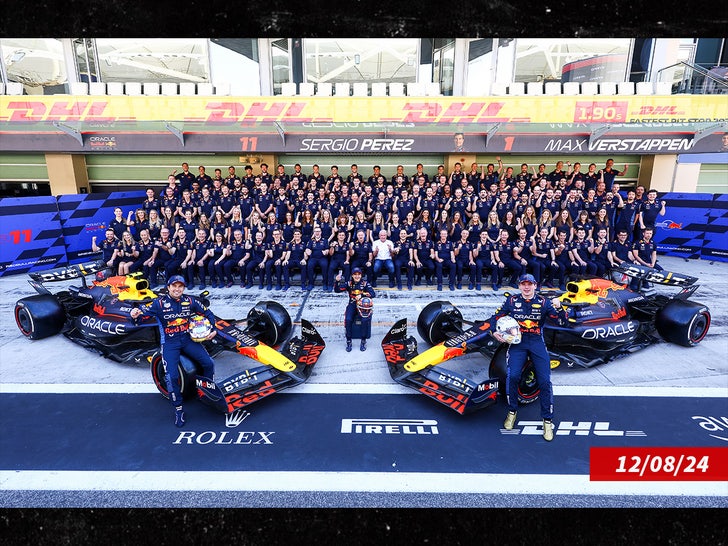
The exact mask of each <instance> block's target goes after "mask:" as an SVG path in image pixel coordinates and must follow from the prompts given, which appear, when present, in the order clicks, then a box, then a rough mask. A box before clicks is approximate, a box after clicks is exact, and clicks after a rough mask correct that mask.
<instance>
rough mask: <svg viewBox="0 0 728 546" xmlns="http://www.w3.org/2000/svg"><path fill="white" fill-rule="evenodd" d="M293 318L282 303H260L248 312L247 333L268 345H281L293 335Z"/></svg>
mask: <svg viewBox="0 0 728 546" xmlns="http://www.w3.org/2000/svg"><path fill="white" fill-rule="evenodd" d="M292 328H293V323H292V322H291V316H290V315H289V314H288V311H286V308H285V307H283V306H282V305H281V304H280V303H277V302H275V301H259V302H258V303H256V304H255V306H254V307H253V308H252V309H251V310H250V311H248V325H247V328H246V331H247V332H248V333H249V334H250V335H252V336H253V337H255V338H256V339H257V340H258V341H262V342H263V343H265V344H266V345H270V346H271V347H274V346H276V345H280V344H281V343H283V341H285V340H286V339H287V338H288V336H289V335H290V334H291V329H292Z"/></svg>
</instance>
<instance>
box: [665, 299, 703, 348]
mask: <svg viewBox="0 0 728 546" xmlns="http://www.w3.org/2000/svg"><path fill="white" fill-rule="evenodd" d="M655 327H656V328H657V332H658V333H659V334H660V336H662V339H664V340H666V341H669V342H671V343H675V344H677V345H682V346H683V347H693V346H694V345H697V344H698V343H700V342H701V341H702V340H703V338H704V337H705V335H706V334H707V333H708V329H709V328H710V311H709V310H708V308H707V307H706V306H705V305H702V304H700V303H696V302H694V301H686V300H672V301H671V302H669V303H668V304H667V305H665V307H663V308H662V309H660V310H659V311H658V312H657V316H656V317H655Z"/></svg>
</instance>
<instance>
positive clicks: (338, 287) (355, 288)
mask: <svg viewBox="0 0 728 546" xmlns="http://www.w3.org/2000/svg"><path fill="white" fill-rule="evenodd" d="M342 280H343V278H342V276H341V273H339V274H338V275H337V276H336V284H335V285H334V291H335V292H348V293H349V304H348V305H347V306H346V311H345V312H344V332H345V335H346V351H347V352H349V351H351V338H352V326H353V323H354V315H355V313H357V312H358V311H357V303H358V302H359V300H361V299H362V298H363V297H365V296H366V297H369V298H373V297H374V296H375V294H374V288H372V285H371V284H369V283H368V282H367V281H366V280H364V279H362V272H361V269H360V268H358V267H355V268H353V269H352V270H351V279H349V282H342ZM370 320H371V319H370ZM359 349H360V350H362V351H366V349H367V340H366V339H365V338H362V340H361V345H360V346H359Z"/></svg>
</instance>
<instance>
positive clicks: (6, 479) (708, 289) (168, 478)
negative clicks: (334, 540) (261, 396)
mask: <svg viewBox="0 0 728 546" xmlns="http://www.w3.org/2000/svg"><path fill="white" fill-rule="evenodd" d="M660 261H661V263H662V265H663V267H665V268H666V269H672V270H674V271H679V272H682V273H686V274H689V275H694V276H697V277H699V278H700V279H701V280H700V284H701V286H700V288H699V289H698V291H697V292H696V294H695V295H694V296H693V298H692V299H693V300H695V301H699V302H703V303H706V304H707V305H708V306H709V307H710V308H711V312H712V315H713V322H712V324H711V329H710V332H709V334H708V336H707V337H706V339H705V340H704V341H703V342H702V343H701V344H700V346H698V347H697V348H692V349H687V348H683V347H678V346H675V345H670V344H666V343H663V344H659V345H656V346H653V347H650V348H647V349H645V350H644V351H641V352H638V353H635V354H633V355H631V356H629V357H626V358H624V359H621V360H617V361H614V362H611V363H608V364H605V365H602V366H599V367H596V368H592V369H588V370H577V369H572V370H568V369H564V370H561V369H557V370H555V371H554V373H553V382H554V385H555V389H554V390H555V396H556V412H557V414H556V422H557V425H558V426H559V429H557V436H556V439H555V441H554V442H553V443H551V444H547V443H546V442H544V441H543V440H542V438H541V437H540V435H539V434H538V433H535V434H529V433H528V432H534V430H536V429H535V428H534V426H533V425H529V424H528V423H527V422H528V421H534V422H535V421H538V408H537V407H536V406H529V407H526V408H524V409H523V410H522V411H521V412H520V413H519V423H520V421H521V420H522V421H523V422H524V424H519V426H517V432H518V433H517V434H515V433H511V434H506V433H504V432H503V431H501V430H500V426H501V424H502V418H503V413H504V411H503V407H502V406H498V407H496V408H491V409H486V410H484V411H483V412H480V413H476V414H473V415H470V416H465V417H461V416H459V415H456V414H455V413H454V412H450V411H448V410H447V409H445V408H443V407H441V406H439V405H437V404H435V403H433V402H432V401H430V400H427V399H426V398H425V397H422V396H419V395H417V394H415V393H414V391H410V390H408V389H404V388H403V387H400V386H399V385H396V384H394V383H393V382H392V381H391V379H390V377H389V374H388V372H387V369H386V364H385V362H384V358H383V355H382V353H381V349H380V348H379V341H380V340H381V338H382V337H383V335H384V333H385V332H386V331H387V329H388V328H389V326H390V325H391V324H392V323H393V322H394V321H395V320H396V319H398V318H402V317H407V318H408V319H409V324H410V330H411V333H413V334H414V335H416V329H415V328H414V323H415V320H416V318H417V314H418V313H419V311H420V310H421V309H422V308H423V307H424V306H425V305H426V304H427V303H429V302H430V301H432V300H433V299H448V300H450V301H451V302H452V303H454V304H456V305H458V306H459V307H460V308H461V310H462V312H463V315H464V316H465V318H466V319H467V318H469V319H474V318H478V317H482V316H483V315H487V314H490V313H492V312H493V311H494V310H495V308H496V307H497V306H498V305H499V304H500V302H501V301H502V298H503V296H502V291H501V292H500V293H493V292H492V291H490V290H485V291H483V292H474V291H457V292H449V291H444V292H437V291H434V290H428V289H422V288H421V289H419V290H413V291H412V292H409V291H403V292H400V291H397V290H388V289H381V290H379V291H378V297H377V299H376V300H375V315H374V324H373V328H372V330H373V331H372V335H373V338H372V340H371V341H370V344H369V349H368V350H367V351H366V352H363V353H362V352H360V351H358V350H357V348H356V346H355V350H354V351H353V352H352V353H346V352H345V351H344V349H343V346H344V341H343V328H342V326H341V324H342V314H343V309H344V306H345V298H344V296H342V295H336V294H328V293H323V292H322V291H321V290H320V289H317V290H314V291H313V292H312V293H310V294H306V293H302V292H301V291H300V290H298V289H296V288H293V289H291V291H288V292H286V293H280V292H268V291H258V290H255V289H253V290H247V291H243V290H240V289H235V288H232V289H229V290H213V291H212V294H211V301H212V308H213V310H214V311H215V312H216V313H217V314H218V315H220V316H222V317H231V318H232V317H243V316H244V315H245V314H246V313H247V310H248V309H249V308H250V306H251V305H253V304H254V303H255V302H256V301H258V300H261V299H276V300H277V301H279V302H280V303H281V304H283V305H284V306H286V307H287V308H288V310H289V312H290V314H291V316H292V317H293V318H294V320H296V319H300V318H301V317H304V318H307V319H308V320H311V321H312V322H313V323H314V325H315V326H316V327H317V328H318V329H319V331H320V332H321V334H322V336H323V337H324V339H325V340H326V343H327V349H326V350H325V351H324V353H323V355H322V358H321V360H320V361H319V363H318V364H317V366H316V368H315V369H314V373H313V375H312V377H311V379H310V380H309V382H308V383H307V384H305V385H302V386H300V387H298V388H296V389H292V390H290V391H287V392H284V393H281V394H280V395H275V396H274V397H271V399H269V400H265V401H262V402H260V403H257V404H254V405H252V406H250V407H249V415H248V416H246V417H245V419H244V420H243V421H242V422H241V423H239V424H238V426H237V427H229V426H226V423H225V417H224V416H222V415H220V414H217V413H214V412H213V411H212V410H210V409H209V408H206V407H204V406H202V405H200V404H197V403H192V404H188V406H189V407H188V413H189V418H190V421H189V425H188V427H186V428H185V429H183V431H184V432H189V433H194V436H193V437H190V436H183V437H182V440H180V441H179V442H178V443H175V441H177V440H178V435H179V434H180V431H179V430H177V429H175V428H174V427H173V426H172V424H171V413H170V408H169V406H168V405H167V403H166V402H165V401H163V400H162V399H161V398H160V397H159V396H158V395H157V394H155V391H154V388H153V386H152V384H151V378H150V374H149V371H148V370H147V368H146V367H132V366H124V365H121V364H117V363H115V362H112V361H110V360H107V359H103V358H101V357H99V356H97V355H95V354H93V353H92V352H90V351H87V350H85V349H83V348H81V347H78V346H76V345H73V344H72V343H71V342H70V341H68V340H66V339H65V338H63V337H62V336H57V337H54V338H50V339H46V340H41V341H37V342H29V341H27V340H26V339H24V338H23V337H22V336H21V335H20V333H19V332H18V330H17V328H16V327H15V324H14V322H13V318H12V308H13V306H14V303H15V301H16V300H17V299H19V298H21V297H23V296H27V295H30V294H32V293H33V291H32V289H31V288H30V286H29V285H27V283H26V279H25V277H24V276H15V277H9V278H3V279H0V290H2V296H0V298H1V299H0V326H2V328H0V356H1V358H0V389H1V391H0V410H1V411H0V426H2V427H3V430H4V431H6V432H5V433H4V434H3V440H2V446H3V448H2V452H1V453H0V461H2V464H1V465H0V488H1V489H2V490H3V491H4V495H3V497H4V499H5V501H4V503H3V505H4V506H725V505H726V499H727V498H728V487H727V486H725V484H713V485H712V486H710V487H706V486H705V484H703V485H701V486H700V487H697V486H695V485H694V484H690V483H685V482H681V483H678V482H666V483H664V484H662V485H661V486H659V487H658V486H656V485H654V484H652V485H648V484H630V483H627V484H625V483H611V482H607V483H601V484H598V483H597V482H589V480H588V448H589V447H590V446H601V445H604V446H608V445H619V446H622V445H624V446H627V445H629V446H633V445H634V446H640V445H644V446H662V447H664V446H674V445H677V446H725V445H726V441H723V440H720V439H718V438H714V437H712V436H711V435H710V434H709V431H707V430H705V428H703V427H701V426H700V423H701V422H702V421H700V420H698V419H694V417H695V416H702V417H715V418H716V419H718V421H717V423H718V424H716V425H715V426H716V427H720V426H721V423H724V421H721V420H720V418H724V419H725V418H726V416H728V400H727V398H726V393H727V392H728V364H726V355H728V341H727V338H726V336H725V334H726V330H727V329H728V327H727V326H726V325H727V324H728V304H726V303H725V302H724V295H725V293H726V288H728V277H727V276H726V273H728V265H726V264H720V263H713V264H711V263H709V262H704V261H684V260H682V259H676V258H668V257H662V258H661V260H660ZM60 288H61V286H60V285H58V286H57V287H56V286H51V287H50V289H51V290H52V291H54V292H55V291H56V290H57V289H60ZM473 358H475V359H477V357H471V358H470V360H465V361H464V362H463V363H462V364H461V365H464V366H477V360H474V359H473ZM226 365H227V362H221V363H220V366H219V368H218V372H219V373H220V374H222V375H223V376H224V369H225V366H226ZM346 419H353V420H357V419H359V420H374V421H376V420H392V419H394V420H409V421H416V422H417V423H415V424H413V423H409V424H406V423H403V422H401V421H388V425H387V423H379V425H377V424H376V423H374V425H373V426H381V427H386V426H390V427H393V428H390V429H389V430H390V432H389V433H387V432H386V430H387V429H386V428H384V429H382V430H384V431H385V432H383V433H380V434H377V433H376V432H364V431H365V430H366V429H365V428H363V429H362V431H363V432H351V433H342V432H341V430H342V427H344V424H343V422H344V420H346ZM431 421H436V422H437V424H436V425H432V424H431ZM418 423H419V424H418ZM586 423H588V425H587V424H586ZM597 423H607V425H606V426H607V428H606V429H604V428H603V427H604V426H605V425H603V424H602V425H599V427H601V428H598V427H597ZM359 424H361V423H359ZM369 424H370V425H371V424H372V423H369ZM408 426H409V427H410V428H406V429H405V428H403V427H408ZM418 426H419V427H424V428H422V429H419V431H420V432H423V433H422V434H420V433H418V429H417V427H418ZM433 426H434V427H436V429H437V434H432V432H433V429H432V428H431V427H433ZM562 426H563V427H564V428H561V427H562ZM351 427H352V430H356V423H353V424H351ZM428 427H430V428H428ZM529 427H530V428H529ZM579 427H581V428H580V429H579ZM725 429H728V425H726V426H725ZM372 430H374V429H372ZM405 430H406V431H407V433H405ZM239 431H242V432H251V433H253V435H252V436H246V435H243V436H242V439H240V440H238V438H239V436H238V432H239ZM394 431H397V432H394ZM524 431H525V433H524ZM614 431H621V432H622V433H623V434H621V435H608V434H604V435H599V434H596V433H597V432H614ZM628 431H631V432H632V433H634V434H630V435H629V436H628V435H627V432H628ZM224 432H228V434H227V435H225V436H222V440H221V435H222V433H224ZM261 432H273V433H274V434H271V435H269V436H264V435H261V434H259V433H261ZM412 432H414V433H412ZM424 432H430V434H424ZM536 432H537V431H536ZM637 432H642V433H644V436H641V435H639V434H637ZM714 432H715V433H716V434H717V435H722V436H728V434H726V431H725V430H723V431H714ZM578 433H579V434H578ZM200 435H202V437H201V440H200ZM213 435H214V436H213ZM190 438H191V443H186V442H187V439H190ZM228 440H231V443H226V442H227V441H228ZM248 440H250V443H246V442H247V441H248ZM266 440H268V441H270V442H271V443H270V444H268V443H266ZM256 441H258V442H261V443H258V444H255V443H254V442H256ZM235 442H237V443H235ZM392 465H394V466H392ZM169 491H174V495H170V494H169Z"/></svg>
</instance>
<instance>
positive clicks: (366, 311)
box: [356, 296, 374, 318]
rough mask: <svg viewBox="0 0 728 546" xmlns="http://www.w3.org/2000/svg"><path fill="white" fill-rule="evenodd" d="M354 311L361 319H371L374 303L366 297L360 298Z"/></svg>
mask: <svg viewBox="0 0 728 546" xmlns="http://www.w3.org/2000/svg"><path fill="white" fill-rule="evenodd" d="M356 309H357V311H359V316H360V317H361V318H369V317H371V316H372V311H373V309H374V302H373V301H372V298H370V297H368V296H364V297H363V298H360V299H359V301H357V302H356Z"/></svg>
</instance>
